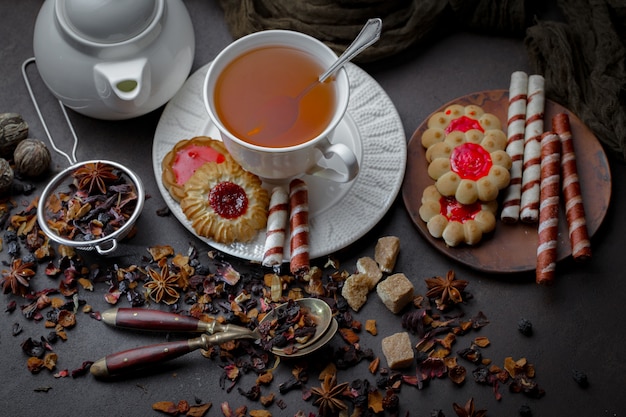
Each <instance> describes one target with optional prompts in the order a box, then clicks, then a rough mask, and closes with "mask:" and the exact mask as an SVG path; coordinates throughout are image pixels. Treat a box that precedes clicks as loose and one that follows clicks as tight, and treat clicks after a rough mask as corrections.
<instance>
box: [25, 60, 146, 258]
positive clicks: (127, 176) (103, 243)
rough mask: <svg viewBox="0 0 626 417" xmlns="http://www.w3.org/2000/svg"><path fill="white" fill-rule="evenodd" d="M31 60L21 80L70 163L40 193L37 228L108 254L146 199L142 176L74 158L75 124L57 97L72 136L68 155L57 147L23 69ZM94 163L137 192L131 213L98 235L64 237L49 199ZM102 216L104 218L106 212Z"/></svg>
mask: <svg viewBox="0 0 626 417" xmlns="http://www.w3.org/2000/svg"><path fill="white" fill-rule="evenodd" d="M32 63H35V58H29V59H27V60H26V61H24V63H23V64H22V75H23V77H24V82H25V84H26V88H27V90H28V94H29V95H30V98H31V100H32V102H33V105H34V106H35V110H36V111H37V115H38V116H39V120H40V121H41V124H42V126H43V128H44V131H45V133H46V136H47V137H48V141H49V142H50V145H51V146H52V148H53V149H54V150H55V151H56V152H57V153H58V154H59V155H62V156H64V157H65V158H66V159H67V160H68V161H69V163H70V166H69V167H68V168H66V169H64V170H63V171H61V172H60V173H58V174H57V175H56V176H55V177H54V178H53V179H52V180H51V181H50V182H49V183H48V184H47V186H46V188H45V189H44V191H43V193H42V194H41V197H40V198H39V204H38V207H37V221H38V223H39V227H40V228H41V230H42V231H43V232H44V233H45V234H46V235H47V236H48V237H49V238H50V239H52V240H53V241H55V242H57V243H60V244H62V245H66V246H70V247H73V248H77V249H81V250H96V251H97V252H98V253H99V254H101V255H106V254H109V253H111V252H113V251H114V250H115V249H116V248H117V243H118V241H120V240H122V239H123V238H124V237H125V236H127V235H128V233H129V232H130V231H131V230H132V227H133V225H134V224H135V222H136V221H137V219H138V218H139V215H140V214H141V211H142V209H143V204H144V201H145V191H144V187H143V183H142V182H141V179H140V178H139V177H138V176H137V174H135V173H134V172H133V171H132V170H130V169H128V168H127V167H125V166H124V165H121V164H118V163H117V162H113V161H107V160H104V159H94V160H89V161H84V162H78V161H77V159H76V149H77V147H78V137H77V136H76V132H75V131H74V127H73V126H72V122H71V120H70V118H69V116H68V114H67V111H66V109H65V105H64V104H63V103H62V102H61V101H60V100H59V105H60V106H61V110H62V112H63V115H64V117H65V121H66V122H67V125H68V127H69V129H70V131H71V133H72V137H73V146H72V152H71V154H68V153H66V152H65V151H63V150H61V149H60V148H59V147H58V146H57V144H56V143H55V141H54V140H53V139H52V135H51V134H50V131H49V129H48V126H47V124H46V121H45V119H44V117H43V114H42V113H41V110H40V109H39V105H38V103H37V99H36V98H35V94H34V93H33V89H32V87H31V85H30V82H29V79H28V73H27V71H26V69H27V67H28V66H29V65H30V64H32ZM94 165H95V166H100V167H102V166H104V167H106V168H107V169H111V170H113V171H114V172H116V175H118V176H119V177H120V179H121V180H124V181H128V184H130V185H131V187H132V188H133V191H134V194H135V195H136V200H135V201H133V204H134V209H133V210H132V213H131V214H130V215H129V216H128V218H124V219H123V221H119V222H118V223H119V227H114V228H109V230H108V231H107V230H105V228H103V229H102V230H101V232H100V233H98V234H81V233H79V234H78V236H81V238H74V237H69V235H68V236H65V235H63V234H62V233H59V232H57V230H58V228H52V227H51V224H54V223H55V220H54V219H53V214H52V213H51V210H49V209H48V207H49V205H50V204H49V203H50V202H51V198H53V199H54V198H56V197H58V195H57V194H56V193H60V194H64V195H66V194H67V193H69V192H70V187H71V186H70V184H71V183H73V182H74V178H73V175H74V174H75V173H76V172H77V171H78V170H81V169H84V168H93V166H94ZM118 173H119V174H118ZM102 216H104V217H106V215H102ZM102 218H103V217H101V219H102ZM99 221H100V220H99ZM100 222H101V221H100ZM96 236H97V237H96Z"/></svg>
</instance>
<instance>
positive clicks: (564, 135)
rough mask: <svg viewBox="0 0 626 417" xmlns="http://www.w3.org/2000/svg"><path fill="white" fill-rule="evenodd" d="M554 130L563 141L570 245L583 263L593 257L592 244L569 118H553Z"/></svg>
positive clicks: (562, 168)
mask: <svg viewBox="0 0 626 417" xmlns="http://www.w3.org/2000/svg"><path fill="white" fill-rule="evenodd" d="M552 129H553V130H554V131H555V132H556V134H557V135H559V138H560V139H561V148H562V154H563V156H562V158H561V175H562V177H563V182H562V185H561V188H562V190H563V197H564V199H565V217H566V219H567V227H568V230H569V239H570V244H571V245H572V257H573V258H574V259H576V260H578V261H583V260H586V259H589V258H590V257H591V242H590V241H589V235H588V233H587V220H586V218H585V208H584V206H583V199H582V195H581V193H580V183H579V181H578V168H577V166H576V154H575V153H574V140H573V139H572V132H571V129H570V125H569V116H568V115H567V114H565V113H559V114H557V115H556V116H554V117H553V118H552Z"/></svg>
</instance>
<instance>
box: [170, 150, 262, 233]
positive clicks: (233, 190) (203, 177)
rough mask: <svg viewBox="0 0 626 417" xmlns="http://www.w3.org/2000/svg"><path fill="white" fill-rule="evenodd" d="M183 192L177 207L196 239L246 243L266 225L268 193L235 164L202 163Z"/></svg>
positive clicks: (251, 175)
mask: <svg viewBox="0 0 626 417" xmlns="http://www.w3.org/2000/svg"><path fill="white" fill-rule="evenodd" d="M184 191H185V195H184V197H183V198H182V199H181V200H180V207H181V209H182V210H183V213H185V216H186V217H187V219H189V221H190V222H191V225H192V227H193V229H194V230H195V231H196V233H197V234H198V235H199V236H203V237H206V238H209V239H212V240H214V241H215V242H219V243H224V244H230V243H233V242H247V241H249V240H251V239H252V238H253V237H254V236H256V234H257V233H258V231H259V230H261V229H263V228H264V227H265V226H266V225H267V210H268V205H269V195H268V192H267V190H265V189H264V188H263V187H262V186H261V180H260V179H259V177H257V176H256V175H254V174H251V173H249V172H247V171H244V169H243V168H241V167H240V166H239V165H238V164H237V163H236V162H234V161H231V160H228V159H227V160H225V161H224V162H221V163H216V162H208V163H205V164H203V165H202V166H201V167H199V168H198V169H197V170H196V171H195V172H194V173H193V175H192V176H191V177H190V178H189V180H188V181H187V182H186V183H185V186H184Z"/></svg>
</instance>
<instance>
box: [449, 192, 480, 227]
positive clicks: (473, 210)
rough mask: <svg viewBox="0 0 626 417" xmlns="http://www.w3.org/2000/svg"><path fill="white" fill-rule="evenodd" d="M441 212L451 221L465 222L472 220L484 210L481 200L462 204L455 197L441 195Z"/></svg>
mask: <svg viewBox="0 0 626 417" xmlns="http://www.w3.org/2000/svg"><path fill="white" fill-rule="evenodd" d="M439 207H440V213H441V214H442V215H443V216H444V217H445V218H446V219H448V220H449V221H456V222H459V223H465V221H466V220H472V219H474V217H476V215H477V214H478V213H479V212H480V211H481V210H482V207H481V204H480V203H479V202H476V203H472V204H461V203H459V202H458V201H456V198H454V197H441V198H440V199H439Z"/></svg>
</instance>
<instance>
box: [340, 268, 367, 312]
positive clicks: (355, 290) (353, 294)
mask: <svg viewBox="0 0 626 417" xmlns="http://www.w3.org/2000/svg"><path fill="white" fill-rule="evenodd" d="M369 292H370V290H369V277H368V276H367V275H364V274H354V275H350V276H349V277H348V278H347V279H346V281H345V282H344V283H343V288H342V289H341V295H342V296H343V298H345V299H346V301H347V302H348V305H349V306H350V307H351V308H352V309H353V310H354V311H359V310H360V309H361V307H363V304H365V302H366V301H367V294H368V293H369Z"/></svg>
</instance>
